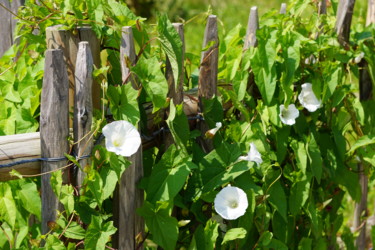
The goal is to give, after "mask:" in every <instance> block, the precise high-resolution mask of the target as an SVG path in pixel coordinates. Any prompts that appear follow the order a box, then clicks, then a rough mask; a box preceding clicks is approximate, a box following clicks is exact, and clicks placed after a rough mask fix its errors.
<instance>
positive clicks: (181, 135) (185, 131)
mask: <svg viewBox="0 0 375 250" xmlns="http://www.w3.org/2000/svg"><path fill="white" fill-rule="evenodd" d="M166 122H167V124H168V127H169V129H170V130H171V133H172V136H173V139H174V141H175V143H176V145H177V146H178V147H179V148H181V149H183V150H184V151H185V152H187V149H186V146H185V145H187V142H188V140H189V139H190V128H189V123H188V119H187V117H186V115H185V113H184V107H183V104H180V105H176V106H175V105H174V103H173V101H171V102H170V108H169V116H168V119H167V121H166Z"/></svg>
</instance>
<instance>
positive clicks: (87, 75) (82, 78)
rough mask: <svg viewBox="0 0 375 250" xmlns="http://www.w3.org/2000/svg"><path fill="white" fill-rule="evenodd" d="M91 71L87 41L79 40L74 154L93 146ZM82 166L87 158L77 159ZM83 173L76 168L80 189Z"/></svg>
mask: <svg viewBox="0 0 375 250" xmlns="http://www.w3.org/2000/svg"><path fill="white" fill-rule="evenodd" d="M92 71H93V59H92V55H91V50H90V46H89V43H88V42H80V43H79V46H78V54H77V61H76V68H75V98H74V118H73V128H74V130H73V131H74V142H75V145H74V152H75V154H76V156H78V157H82V156H85V155H90V153H91V150H92V147H93V138H92V134H91V133H90V131H91V125H92V113H93V108H92V85H93V84H92V83H93V81H92ZM78 162H79V164H80V165H81V167H82V168H84V167H85V166H86V165H88V164H89V159H81V160H79V161H78ZM84 177H85V173H84V172H83V171H82V170H81V169H77V172H76V175H75V180H74V184H75V186H76V187H77V188H78V189H80V188H81V186H82V182H83V178H84Z"/></svg>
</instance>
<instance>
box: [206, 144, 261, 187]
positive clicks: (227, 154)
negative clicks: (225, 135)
mask: <svg viewBox="0 0 375 250" xmlns="http://www.w3.org/2000/svg"><path fill="white" fill-rule="evenodd" d="M240 155H241V151H240V149H239V147H238V146H237V144H227V143H225V142H223V143H222V144H221V145H220V147H219V148H217V149H215V150H213V151H211V152H210V153H209V154H208V155H206V156H205V157H204V158H203V159H202V160H201V161H200V163H199V168H200V171H201V178H202V182H203V187H202V189H201V190H202V193H206V192H209V191H212V190H214V189H215V188H217V187H219V186H220V185H223V184H225V183H228V182H230V181H231V180H233V179H235V178H236V177H238V176H240V175H241V174H242V173H244V172H246V171H248V170H249V169H250V168H252V167H253V166H254V162H248V161H239V162H237V160H238V158H239V156H240Z"/></svg>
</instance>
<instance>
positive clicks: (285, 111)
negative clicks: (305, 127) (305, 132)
mask: <svg viewBox="0 0 375 250" xmlns="http://www.w3.org/2000/svg"><path fill="white" fill-rule="evenodd" d="M298 116H299V111H298V109H297V108H296V106H295V105H294V104H289V106H288V108H285V106H284V105H283V104H281V105H280V114H279V117H280V119H281V121H282V123H284V124H286V125H293V124H295V123H296V118H297V117H298Z"/></svg>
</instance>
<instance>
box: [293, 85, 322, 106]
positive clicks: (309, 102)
mask: <svg viewBox="0 0 375 250" xmlns="http://www.w3.org/2000/svg"><path fill="white" fill-rule="evenodd" d="M298 100H299V102H300V103H301V104H302V106H303V107H305V108H306V109H307V110H308V111H309V112H315V111H316V110H317V109H318V108H320V106H321V104H322V103H321V101H320V100H319V99H318V98H317V97H316V96H315V94H314V91H313V89H312V85H311V83H304V84H302V91H301V93H300V94H299V96H298Z"/></svg>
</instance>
